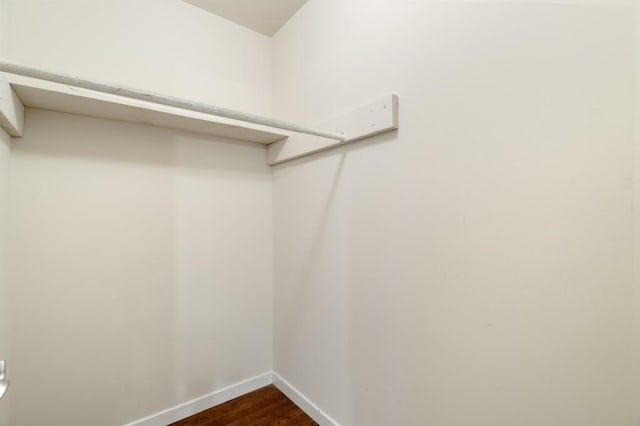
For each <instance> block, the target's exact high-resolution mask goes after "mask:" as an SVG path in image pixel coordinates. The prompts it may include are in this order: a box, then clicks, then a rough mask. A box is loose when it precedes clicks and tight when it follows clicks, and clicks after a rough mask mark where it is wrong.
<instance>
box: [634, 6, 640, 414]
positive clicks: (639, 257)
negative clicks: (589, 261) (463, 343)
mask: <svg viewBox="0 0 640 426" xmlns="http://www.w3.org/2000/svg"><path fill="white" fill-rule="evenodd" d="M635 16H636V56H635V59H636V87H635V130H636V133H635V136H636V139H635V163H634V225H635V227H634V266H635V269H634V272H635V275H634V297H633V308H634V309H633V312H634V317H633V342H632V348H633V349H632V350H633V360H634V361H633V366H632V368H633V374H632V377H633V406H634V407H635V408H634V413H633V423H632V424H634V425H640V179H639V178H640V174H639V173H640V84H638V81H640V4H639V5H637V6H636V13H635Z"/></svg>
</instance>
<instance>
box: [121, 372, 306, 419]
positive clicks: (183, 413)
mask: <svg viewBox="0 0 640 426" xmlns="http://www.w3.org/2000/svg"><path fill="white" fill-rule="evenodd" d="M272 381H273V376H272V373H271V372H268V373H264V374H261V375H259V376H256V377H252V378H250V379H248V380H245V381H242V382H240V383H236V384H234V385H231V386H227V387H226V388H223V389H220V390H217V391H215V392H211V393H210V394H208V395H204V396H201V397H200V398H196V399H192V400H191V401H188V402H185V403H184V404H180V405H176V406H175V407H173V408H169V409H168V410H164V411H161V412H159V413H156V414H152V415H151V416H148V417H145V418H144V419H140V420H136V421H135V422H132V423H127V424H126V425H124V426H167V425H168V424H171V423H174V422H177V421H178V420H182V419H184V418H186V417H189V416H193V415H194V414H197V413H199V412H201V411H204V410H208V409H209V408H212V407H215V406H216V405H220V404H223V403H225V402H227V401H230V400H232V399H234V398H237V397H239V396H241V395H244V394H246V393H249V392H253V391H254V390H257V389H260V388H262V387H264V386H267V385H270V384H271V383H272ZM301 408H302V407H301ZM305 411H306V410H305ZM316 421H317V420H316Z"/></svg>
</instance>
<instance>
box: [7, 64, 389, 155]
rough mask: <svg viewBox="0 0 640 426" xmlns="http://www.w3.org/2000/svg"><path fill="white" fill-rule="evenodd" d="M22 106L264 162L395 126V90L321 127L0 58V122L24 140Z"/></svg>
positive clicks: (304, 153)
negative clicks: (205, 139)
mask: <svg viewBox="0 0 640 426" xmlns="http://www.w3.org/2000/svg"><path fill="white" fill-rule="evenodd" d="M25 107H31V108H39V109H44V110H51V111H59V112H65V113H70V114H77V115H84V116H89V117H96V118H106V119H112V120H118V121H124V122H130V123H142V124H146V125H151V126H156V127H163V128H170V129H177V130H181V131H186V132H192V133H199V134H204V135H209V136H215V137H220V138H225V139H233V140H239V141H245V142H254V143H259V144H264V145H268V147H267V164H269V165H275V164H280V163H283V162H286V161H290V160H293V159H296V158H300V157H304V156H307V155H310V154H313V153H315V152H318V151H324V150H327V149H330V148H333V147H337V146H340V145H343V144H346V143H349V142H355V141H358V140H362V139H365V138H369V137H372V136H375V135H379V134H382V133H387V132H391V131H394V130H396V129H398V97H397V96H396V95H387V96H385V97H383V98H381V99H378V100H377V101H375V102H370V103H368V104H366V105H362V106H360V107H358V108H356V109H354V110H352V111H350V112H348V113H345V114H342V115H340V116H338V117H336V118H334V119H331V120H329V121H327V122H325V123H324V125H323V126H322V129H323V130H318V129H312V128H308V127H304V126H300V125H297V124H294V123H289V122H285V121H281V120H276V119H272V118H267V117H262V116H258V115H254V114H250V113H244V112H240V111H234V110H230V109H227V108H223V107H218V106H214V105H209V104H205V103H201V102H197V101H191V100H188V99H181V98H176V97H173V96H168V95H162V94H159V93H153V92H148V91H145V90H141V89H135V88H130V87H125V86H118V85H114V84H111V83H104V82H99V81H95V80H88V79H84V78H80V77H76V76H70V75H66V74H60V73H53V72H50V71H45V70H41V69H38V68H34V67H30V66H26V65H21V64H17V63H14V62H11V61H6V60H3V59H0V127H3V128H4V129H5V130H6V131H7V132H8V133H9V134H10V135H12V136H14V137H21V136H22V134H23V126H24V123H23V122H24V108H25ZM324 129H332V130H331V131H329V130H324Z"/></svg>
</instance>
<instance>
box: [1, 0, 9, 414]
mask: <svg viewBox="0 0 640 426" xmlns="http://www.w3.org/2000/svg"><path fill="white" fill-rule="evenodd" d="M8 21H9V10H8V5H7V1H6V0H0V58H2V57H4V56H5V54H6V50H7V44H8V35H9V34H8V25H7V23H8ZM10 151H11V137H10V136H9V135H8V134H7V133H6V132H5V131H4V130H3V129H0V360H2V359H5V360H6V359H7V357H8V351H9V347H8V338H7V321H8V316H7V303H8V301H7V295H8V292H7V290H8V286H7V278H8V275H7V274H8V272H7V259H8V252H7V247H8V235H7V231H8V215H9V188H8V185H9V155H10ZM8 415H9V411H8V403H7V401H6V400H5V399H3V400H0V425H5V424H7V423H8Z"/></svg>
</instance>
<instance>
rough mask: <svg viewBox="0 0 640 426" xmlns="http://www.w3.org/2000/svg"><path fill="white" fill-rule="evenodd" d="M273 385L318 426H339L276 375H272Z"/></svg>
mask: <svg viewBox="0 0 640 426" xmlns="http://www.w3.org/2000/svg"><path fill="white" fill-rule="evenodd" d="M273 385H274V386H275V387H276V388H278V389H279V390H280V392H282V393H283V394H285V395H286V396H287V398H289V399H290V400H291V401H293V402H294V403H295V404H296V405H297V406H298V407H300V409H302V411H304V412H305V413H307V415H308V416H309V417H311V418H312V419H313V420H315V421H316V423H318V424H319V425H320V426H340V424H339V423H338V422H336V421H335V420H333V419H332V418H331V417H329V415H328V414H327V413H325V412H324V411H322V410H321V409H320V407H318V406H317V405H316V404H314V403H313V402H311V400H310V399H309V398H307V397H306V396H304V395H303V394H302V393H301V392H300V391H299V390H298V389H296V388H294V387H293V385H291V383H289V382H287V381H286V380H285V379H283V378H282V377H280V376H279V375H278V374H277V373H273Z"/></svg>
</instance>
